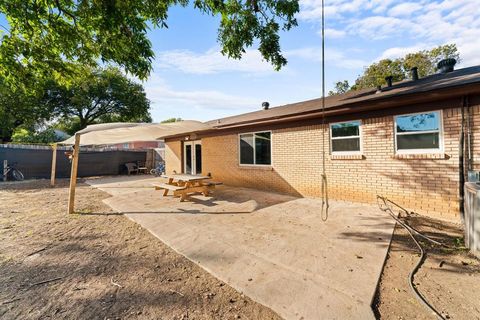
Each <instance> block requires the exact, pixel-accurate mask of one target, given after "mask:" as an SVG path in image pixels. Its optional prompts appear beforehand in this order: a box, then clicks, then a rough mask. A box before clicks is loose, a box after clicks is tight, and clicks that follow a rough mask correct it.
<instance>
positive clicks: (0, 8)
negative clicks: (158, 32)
mask: <svg viewBox="0 0 480 320" xmlns="http://www.w3.org/2000/svg"><path fill="white" fill-rule="evenodd" d="M192 2H193V6H194V8H196V9H197V10H199V11H200V12H201V13H203V14H207V15H212V16H219V17H221V20H220V26H219V29H218V41H219V42H220V45H221V51H222V53H223V54H225V55H227V56H228V57H230V58H235V59H239V58H241V57H242V55H243V54H244V53H245V49H246V48H247V47H250V46H252V45H253V44H254V43H257V41H258V46H259V51H260V52H261V54H262V56H263V58H264V59H265V60H267V61H269V62H271V63H272V64H273V66H274V67H275V69H277V70H278V69H280V68H281V67H282V66H284V65H285V64H286V59H285V58H284V57H283V55H282V53H281V49H280V44H279V32H280V30H290V29H291V28H292V27H294V26H296V25H297V21H296V19H295V14H296V13H297V12H298V11H299V3H298V2H299V1H298V0H278V1H272V0H236V1H220V0H194V1H192ZM189 3H190V1H189V0H163V1H158V0H122V1H106V0H104V1H90V0H77V1H73V0H46V1H37V0H9V1H7V0H1V1H0V13H2V14H3V15H5V17H6V19H7V22H8V26H2V28H3V30H2V31H3V35H2V42H1V45H0V74H2V75H3V76H4V77H6V78H8V79H9V80H12V81H16V82H17V83H19V82H21V79H22V78H24V76H25V72H27V73H28V72H30V71H32V70H33V71H35V72H36V73H39V74H41V75H43V74H47V75H48V76H50V75H52V72H53V75H54V76H57V77H59V76H65V75H66V74H69V72H70V67H71V65H70V63H72V62H80V63H82V64H86V65H89V66H97V65H98V63H99V62H100V61H102V62H103V63H114V64H116V65H119V66H121V67H122V68H124V69H125V70H126V71H127V72H129V73H131V74H133V75H135V76H137V77H138V78H140V79H145V78H146V77H147V76H148V74H149V72H150V71H151V67H152V60H153V58H154V52H153V50H152V44H151V42H150V41H149V39H148V37H147V31H148V29H149V28H150V26H153V27H154V28H167V27H168V26H167V23H166V22H167V17H168V9H169V8H170V7H171V6H174V5H181V6H184V7H185V6H187V5H188V4H189Z"/></svg>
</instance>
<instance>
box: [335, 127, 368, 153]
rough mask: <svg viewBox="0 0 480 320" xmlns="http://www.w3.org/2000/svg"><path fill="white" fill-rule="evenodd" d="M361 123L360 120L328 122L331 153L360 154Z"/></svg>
mask: <svg viewBox="0 0 480 320" xmlns="http://www.w3.org/2000/svg"><path fill="white" fill-rule="evenodd" d="M361 125H362V122H361V121H360V120H355V121H347V122H338V123H332V124H330V140H331V149H332V154H360V153H361V152H362V147H361Z"/></svg>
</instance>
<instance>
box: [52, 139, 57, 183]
mask: <svg viewBox="0 0 480 320" xmlns="http://www.w3.org/2000/svg"><path fill="white" fill-rule="evenodd" d="M56 169H57V144H56V143H54V144H53V145H52V173H51V174H50V186H52V187H54V186H55V171H56Z"/></svg>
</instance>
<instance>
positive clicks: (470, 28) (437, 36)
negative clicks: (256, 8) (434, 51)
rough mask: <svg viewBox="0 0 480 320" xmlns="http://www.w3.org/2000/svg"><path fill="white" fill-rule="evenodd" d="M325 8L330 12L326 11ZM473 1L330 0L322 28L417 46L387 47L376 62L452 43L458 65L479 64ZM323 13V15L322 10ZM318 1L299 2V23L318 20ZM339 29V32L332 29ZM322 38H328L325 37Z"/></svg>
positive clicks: (478, 13) (479, 16)
mask: <svg viewBox="0 0 480 320" xmlns="http://www.w3.org/2000/svg"><path fill="white" fill-rule="evenodd" d="M330 7H331V8H330ZM478 7H479V3H478V0H438V1H433V0H430V1H428V0H420V1H408V2H403V3H399V2H398V1H394V0H370V1H369V0H356V1H349V0H331V1H329V4H328V6H327V7H326V18H327V25H328V26H329V24H328V22H330V25H334V26H337V28H336V29H335V30H336V31H338V32H339V33H338V34H341V35H342V36H344V37H345V38H347V39H348V38H352V37H356V36H360V37H362V38H364V39H367V40H384V41H385V40H399V37H401V38H400V39H401V41H402V42H404V43H405V42H406V41H410V42H412V43H415V44H421V45H406V46H405V47H393V48H390V49H388V50H386V51H385V52H383V53H382V54H380V57H393V56H398V55H400V54H403V53H407V52H411V51H407V50H415V51H416V50H417V49H419V48H420V49H428V48H431V47H434V46H438V45H442V44H447V43H456V44H457V46H458V49H459V51H460V55H461V57H462V60H463V63H462V65H463V66H468V65H474V64H479V63H480V58H479V55H478V52H479V51H480V36H479V35H480V10H479V8H478ZM327 9H328V11H327ZM320 17H321V0H303V1H301V12H300V14H299V18H300V19H303V20H308V21H320ZM339 25H343V26H345V27H343V29H339V28H338V26H339ZM327 36H328V34H327Z"/></svg>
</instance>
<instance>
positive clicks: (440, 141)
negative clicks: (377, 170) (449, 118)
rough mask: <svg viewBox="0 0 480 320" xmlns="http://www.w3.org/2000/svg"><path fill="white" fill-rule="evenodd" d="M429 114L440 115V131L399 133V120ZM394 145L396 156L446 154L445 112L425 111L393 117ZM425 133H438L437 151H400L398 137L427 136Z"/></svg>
mask: <svg viewBox="0 0 480 320" xmlns="http://www.w3.org/2000/svg"><path fill="white" fill-rule="evenodd" d="M428 113H438V117H439V124H438V130H425V131H418V132H397V118H398V117H404V116H414V115H418V114H428ZM393 132H394V134H393V145H394V149H395V154H429V153H430V154H439V153H443V152H444V150H445V149H444V141H443V110H432V111H423V112H415V113H406V114H398V115H396V116H394V117H393ZM425 133H438V148H436V149H432V148H430V149H402V150H398V148H397V147H398V145H397V135H400V136H401V135H414V134H425Z"/></svg>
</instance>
